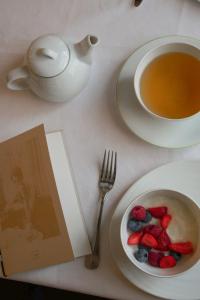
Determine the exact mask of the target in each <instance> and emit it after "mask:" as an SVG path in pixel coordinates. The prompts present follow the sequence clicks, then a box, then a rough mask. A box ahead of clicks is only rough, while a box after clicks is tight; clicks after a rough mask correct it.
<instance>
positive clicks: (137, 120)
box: [117, 35, 200, 148]
mask: <svg viewBox="0 0 200 300" xmlns="http://www.w3.org/2000/svg"><path fill="white" fill-rule="evenodd" d="M169 43H185V44H189V45H191V46H194V47H196V48H200V41H199V40H197V39H193V38H189V37H183V36H178V35H177V36H169V37H164V38H160V39H157V40H153V41H151V42H149V43H147V44H145V45H144V46H142V47H140V48H138V49H137V50H136V51H135V52H134V53H133V54H132V55H131V56H130V57H129V58H128V59H127V61H126V62H125V63H124V65H123V67H122V69H121V71H120V74H119V78H118V83H117V104H118V108H119V112H120V115H121V117H122V119H123V120H124V122H125V124H126V125H127V126H128V127H129V129H130V130H131V131H132V132H133V133H135V134H136V135H137V136H139V137H140V138H142V139H143V140H145V141H147V142H149V143H151V144H154V145H157V146H160V147H166V148H182V147H188V146H192V145H195V144H198V143H199V142H200V130H199V128H200V116H199V115H197V117H194V118H192V119H189V120H187V123H185V122H175V123H174V122H172V123H171V122H168V121H167V120H163V119H159V118H153V117H152V116H151V115H150V114H148V113H147V112H146V111H145V110H144V108H143V107H142V106H141V104H140V103H139V101H138V100H137V98H136V96H135V93H134V88H133V77H134V73H135V70H136V67H137V65H138V63H139V62H140V61H141V59H142V58H143V56H144V55H145V54H147V52H148V51H149V50H151V49H153V48H155V47H159V46H162V45H165V44H169Z"/></svg>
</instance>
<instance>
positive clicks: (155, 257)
mask: <svg viewBox="0 0 200 300" xmlns="http://www.w3.org/2000/svg"><path fill="white" fill-rule="evenodd" d="M163 256H164V254H163V253H162V252H152V251H151V252H149V255H148V262H149V264H150V265H151V266H153V267H159V266H160V264H159V263H160V260H161V258H162V257H163Z"/></svg>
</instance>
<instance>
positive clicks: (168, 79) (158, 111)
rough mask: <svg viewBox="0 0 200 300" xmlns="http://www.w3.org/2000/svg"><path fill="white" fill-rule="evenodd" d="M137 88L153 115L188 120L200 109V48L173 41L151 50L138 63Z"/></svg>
mask: <svg viewBox="0 0 200 300" xmlns="http://www.w3.org/2000/svg"><path fill="white" fill-rule="evenodd" d="M134 88H135V93H136V96H137V99H138V100H139V102H140V104H141V105H142V107H143V108H144V109H145V110H146V111H147V112H148V113H150V114H151V115H152V116H154V117H158V118H161V119H166V120H185V119H188V118H191V117H193V116H195V115H197V114H198V113H199V111H200V49H198V48H196V47H194V46H192V45H190V44H185V43H171V44H165V45H162V46H159V47H157V48H154V49H152V50H150V51H149V52H148V53H147V54H146V55H145V56H144V57H143V58H142V60H141V61H140V62H139V64H138V66H137V68H136V72H135V76H134Z"/></svg>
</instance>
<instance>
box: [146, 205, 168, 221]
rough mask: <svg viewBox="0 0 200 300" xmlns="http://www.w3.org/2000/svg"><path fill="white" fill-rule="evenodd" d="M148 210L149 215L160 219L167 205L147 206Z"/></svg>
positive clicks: (164, 213)
mask: <svg viewBox="0 0 200 300" xmlns="http://www.w3.org/2000/svg"><path fill="white" fill-rule="evenodd" d="M148 211H150V213H151V215H152V216H153V217H154V218H157V219H160V218H162V217H163V216H164V215H166V214H167V207H166V206H157V207H150V208H148Z"/></svg>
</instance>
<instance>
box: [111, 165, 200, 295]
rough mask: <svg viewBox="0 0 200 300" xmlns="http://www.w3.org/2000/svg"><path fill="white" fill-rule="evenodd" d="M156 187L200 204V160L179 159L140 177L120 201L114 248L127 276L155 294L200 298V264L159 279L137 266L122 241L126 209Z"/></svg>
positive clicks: (114, 221) (113, 233)
mask: <svg viewBox="0 0 200 300" xmlns="http://www.w3.org/2000/svg"><path fill="white" fill-rule="evenodd" d="M152 189H172V190H176V191H179V192H181V193H185V194H187V195H188V196H191V198H193V199H195V200H196V201H197V202H199V204H200V161H184V162H175V163H170V164H167V165H164V166H162V167H159V168H157V169H155V170H153V171H151V172H150V173H148V174H147V175H145V176H144V177H142V178H141V179H139V180H138V181H137V182H136V183H135V184H133V185H132V186H131V188H130V189H129V190H128V191H127V192H126V193H125V195H124V196H123V198H122V199H121V201H120V202H119V204H118V206H117V208H116V210H115V212H114V214H113V217H112V220H111V224H110V235H109V240H110V247H111V253H112V254H113V257H114V260H115V262H116V264H117V266H118V267H119V269H120V270H121V272H122V273H123V274H124V276H125V277H126V278H127V279H128V280H129V281H130V282H131V283H133V284H134V285H136V286H137V287H138V288H140V289H142V290H144V291H145V292H148V293H150V294H152V295H154V296H158V297H162V298H165V299H176V300H199V299H200V281H199V279H200V263H199V264H197V265H196V266H194V267H193V268H192V269H191V270H190V271H188V272H186V273H184V274H182V275H180V276H176V277H173V278H156V277H153V276H151V275H148V274H145V273H144V272H142V271H141V270H139V269H138V268H136V267H135V266H134V265H133V264H132V263H131V262H130V261H129V259H128V258H127V256H126V255H125V253H124V251H123V249H122V246H121V242H120V221H121V218H122V215H123V213H124V212H125V209H126V208H127V207H128V205H129V204H130V203H131V202H132V201H133V199H134V198H136V197H137V196H139V195H140V194H142V193H144V192H146V191H148V190H152Z"/></svg>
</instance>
